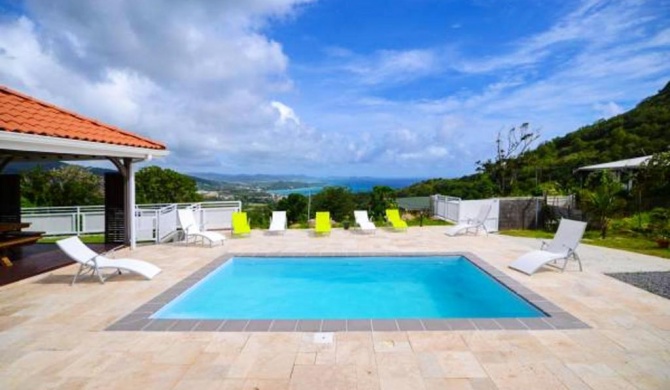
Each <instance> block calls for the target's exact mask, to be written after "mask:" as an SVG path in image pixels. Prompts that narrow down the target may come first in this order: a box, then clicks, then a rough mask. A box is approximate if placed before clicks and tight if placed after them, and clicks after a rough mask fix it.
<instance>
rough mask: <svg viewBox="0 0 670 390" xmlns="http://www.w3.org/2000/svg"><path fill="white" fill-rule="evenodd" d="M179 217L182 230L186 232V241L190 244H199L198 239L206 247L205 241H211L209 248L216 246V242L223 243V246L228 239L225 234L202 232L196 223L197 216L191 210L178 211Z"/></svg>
mask: <svg viewBox="0 0 670 390" xmlns="http://www.w3.org/2000/svg"><path fill="white" fill-rule="evenodd" d="M177 215H178V216H179V224H180V225H181V228H182V230H183V231H184V235H185V237H184V241H186V243H187V244H188V242H189V241H191V240H192V241H193V243H197V242H198V239H200V242H201V243H202V244H203V245H204V244H205V240H207V241H209V246H212V245H214V243H215V242H221V245H223V242H224V240H225V239H226V237H225V236H224V235H223V234H220V233H217V232H208V231H202V230H200V227H199V226H198V224H197V223H195V216H194V215H193V210H191V209H181V210H177Z"/></svg>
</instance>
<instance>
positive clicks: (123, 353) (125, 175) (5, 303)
mask: <svg viewBox="0 0 670 390" xmlns="http://www.w3.org/2000/svg"><path fill="white" fill-rule="evenodd" d="M0 95H2V97H0V168H4V167H5V166H6V165H7V164H9V163H10V162H11V161H16V160H15V159H23V160H24V161H30V160H33V161H34V160H35V159H58V160H68V159H73V160H79V161H81V160H86V159H108V160H110V161H112V162H113V163H114V164H115V166H116V167H117V168H118V170H119V175H116V176H115V177H116V179H110V182H109V183H110V184H108V191H107V194H109V197H108V199H106V207H108V208H109V209H108V210H106V212H108V213H109V212H110V211H111V210H114V211H115V212H116V213H115V214H113V215H115V216H116V217H117V218H116V219H114V218H112V219H110V220H109V224H107V225H106V227H105V231H106V237H107V238H108V242H112V241H120V242H123V243H125V244H127V247H126V248H125V249H122V250H121V251H120V252H119V253H118V254H117V257H119V258H120V257H131V258H135V259H142V260H144V261H147V262H150V263H152V264H154V265H156V266H158V267H160V268H161V269H162V272H161V273H160V274H158V275H157V276H155V277H154V278H153V279H152V280H150V281H147V280H144V279H143V278H141V277H138V276H137V275H133V274H123V275H116V276H114V277H111V278H109V279H108V280H107V281H106V282H105V283H104V284H102V283H99V282H98V280H97V279H94V278H88V279H83V280H80V281H79V282H78V283H76V284H74V285H72V286H71V285H70V281H71V280H72V277H73V275H74V274H75V273H76V272H77V267H76V266H74V265H68V266H65V267H62V268H58V269H55V270H52V271H50V272H47V273H43V274H40V275H37V276H33V277H30V278H27V279H24V280H22V281H19V282H16V283H12V284H8V285H5V286H2V287H0V294H1V296H2V300H1V301H0V351H1V352H0V387H2V388H12V389H14V388H17V389H18V388H20V389H33V388H67V389H69V388H82V389H83V388H105V389H107V388H119V389H128V388H143V389H144V388H156V389H192V388H197V389H249V390H251V389H257V390H270V389H310V390H311V389H412V390H415V389H430V390H432V389H452V388H453V389H519V388H529V389H534V388H545V389H618V388H637V389H662V388H669V387H670V372H669V370H668V367H670V301H669V300H668V299H666V298H663V297H660V296H657V295H654V294H651V293H649V292H647V291H645V290H642V289H638V288H636V287H633V286H631V285H629V284H626V283H623V282H621V281H619V280H617V279H615V278H612V277H610V276H608V275H606V274H608V273H616V272H647V271H670V262H668V261H667V260H664V259H661V258H657V257H653V256H646V255H640V254H634V253H630V252H624V251H619V250H614V249H606V248H600V247H594V246H589V245H581V246H580V247H579V248H578V252H579V255H580V258H581V261H582V263H583V268H584V270H583V271H582V272H579V271H578V269H577V268H575V267H571V266H568V269H567V270H566V271H565V272H558V271H555V270H550V269H543V270H541V271H540V272H537V273H535V274H534V275H533V276H527V275H525V274H522V273H520V272H517V271H514V270H512V269H510V268H508V265H509V264H510V263H511V262H512V261H513V260H514V259H516V258H517V257H519V256H520V255H521V254H523V253H526V252H528V251H529V250H532V249H537V248H538V247H539V241H536V240H534V239H524V238H513V237H506V236H502V235H497V234H486V235H485V234H483V233H482V234H470V235H457V236H454V237H447V236H446V235H445V234H444V228H443V227H410V228H408V229H406V231H403V232H395V231H392V230H390V229H384V228H379V229H377V230H378V231H377V232H376V233H375V234H372V235H370V234H356V233H355V232H352V231H346V230H343V229H333V230H332V232H330V234H329V235H327V236H325V237H319V238H315V237H312V236H311V234H310V233H309V232H308V231H306V230H297V229H289V230H287V231H286V233H285V234H283V235H271V234H267V232H265V231H261V230H252V231H251V233H250V234H249V235H247V236H246V237H245V238H240V239H233V238H232V237H231V233H230V231H228V230H225V231H224V232H223V233H224V234H225V236H226V240H225V244H224V245H216V246H212V247H209V246H199V245H185V244H184V243H182V242H171V243H161V244H156V245H136V232H135V230H134V226H135V225H134V223H133V220H134V218H135V213H134V212H133V210H134V209H135V204H134V183H133V164H135V163H136V162H138V161H141V160H146V159H148V158H150V156H151V157H153V156H156V157H160V156H162V155H166V154H167V148H166V147H165V145H163V144H161V143H160V142H156V141H153V140H149V139H146V138H144V137H140V136H136V135H134V134H132V133H128V132H126V131H124V130H121V129H116V128H112V127H109V126H107V125H103V124H101V123H99V122H97V121H92V120H89V119H87V118H84V117H81V116H79V115H77V114H74V113H69V112H65V111H63V110H61V109H59V108H57V107H54V106H51V105H47V104H45V103H41V102H37V101H36V100H34V99H32V98H30V97H27V96H24V95H21V94H19V93H17V92H15V91H11V90H9V89H6V88H1V89H0ZM8 101H9V102H11V103H8ZM8 112H10V113H9V114H8ZM47 114H48V116H41V115H47ZM66 119H67V120H66ZM68 121H69V122H68ZM54 123H60V124H61V126H55V125H53V124H54ZM26 124H28V125H26ZM26 126H32V127H33V128H32V130H30V129H27V128H26ZM49 126H51V127H49ZM38 129H41V130H38ZM29 130H30V131H29ZM7 180H8V183H9V182H11V180H10V179H7ZM13 185H14V187H4V186H3V191H2V193H3V196H5V198H4V199H3V200H2V202H3V208H2V213H3V214H2V215H1V217H2V218H4V219H3V222H13V223H17V222H18V223H20V219H19V220H18V221H17V220H16V219H14V220H7V218H10V217H12V216H13V217H14V218H16V207H5V206H7V205H10V200H11V199H14V201H15V200H16V198H11V197H10V196H8V195H7V193H9V189H13V190H16V189H17V188H16V185H17V184H16V182H14V184H13ZM122 189H125V191H122ZM11 211H13V212H14V214H12V213H11ZM19 214H20V213H19ZM19 218H20V215H19ZM450 254H456V255H459V256H460V255H464V256H466V257H467V258H468V259H470V261H471V262H472V263H473V264H474V265H475V266H476V267H477V268H479V269H481V270H483V271H484V273H485V274H487V275H488V276H489V277H490V278H491V279H495V280H497V281H498V282H502V283H503V284H504V286H505V287H506V288H507V289H509V290H512V291H514V293H515V294H516V295H518V296H521V297H522V298H523V300H524V301H526V302H528V303H530V304H532V305H533V306H534V307H536V308H537V309H538V310H539V311H540V312H541V313H542V315H540V316H537V317H534V318H530V319H525V318H516V317H510V318H486V317H479V318H455V319H454V318H452V319H445V318H423V319H422V318H401V317H399V318H388V317H385V318H383V319H380V318H338V319H314V318H292V319H265V320H258V319H250V318H235V319H214V320H212V319H204V318H194V319H187V320H178V319H170V318H168V319H161V318H156V317H155V316H154V314H155V313H156V312H157V311H158V310H159V309H161V308H163V307H164V306H165V305H166V304H168V303H170V302H171V301H172V300H173V299H174V298H176V297H177V296H178V295H179V294H180V292H182V291H184V289H186V288H188V287H190V286H193V285H194V284H195V283H197V282H198V281H200V280H201V279H203V278H205V277H207V275H209V274H210V273H211V272H213V271H214V270H215V269H216V268H217V267H219V266H220V265H221V264H222V262H223V261H224V260H226V259H229V258H231V257H252V256H253V257H265V256H273V255H274V256H290V255H296V256H302V255H311V256H314V257H329V258H330V257H333V256H347V255H348V256H379V255H388V256H398V255H406V256H435V255H450ZM571 265H574V264H571ZM0 272H8V271H7V269H6V268H0ZM319 293H320V292H319V291H312V292H310V294H313V295H318V294H319ZM358 299H364V297H362V296H361V297H358ZM356 300H357V298H355V297H354V298H352V299H351V304H352V305H354V304H355V303H356Z"/></svg>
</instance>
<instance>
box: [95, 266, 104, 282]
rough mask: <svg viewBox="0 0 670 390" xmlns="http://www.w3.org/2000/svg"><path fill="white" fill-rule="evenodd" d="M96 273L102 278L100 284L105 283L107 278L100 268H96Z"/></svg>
mask: <svg viewBox="0 0 670 390" xmlns="http://www.w3.org/2000/svg"><path fill="white" fill-rule="evenodd" d="M95 273H96V274H98V279H100V284H105V278H103V277H102V273H101V272H100V270H99V269H97V268H96V270H95Z"/></svg>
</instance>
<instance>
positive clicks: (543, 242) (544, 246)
mask: <svg viewBox="0 0 670 390" xmlns="http://www.w3.org/2000/svg"><path fill="white" fill-rule="evenodd" d="M547 245H549V242H548V241H545V240H542V243H541V244H540V249H544V248H546V247H547Z"/></svg>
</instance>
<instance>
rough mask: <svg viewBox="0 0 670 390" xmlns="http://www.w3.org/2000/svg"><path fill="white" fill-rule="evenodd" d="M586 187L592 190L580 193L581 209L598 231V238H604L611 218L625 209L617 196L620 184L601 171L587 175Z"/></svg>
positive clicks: (607, 173) (621, 200)
mask: <svg viewBox="0 0 670 390" xmlns="http://www.w3.org/2000/svg"><path fill="white" fill-rule="evenodd" d="M587 185H588V186H590V187H592V189H585V190H583V191H582V203H583V208H584V210H586V212H587V213H588V214H589V216H590V219H592V222H593V223H594V224H595V225H596V227H597V228H598V229H600V238H606V237H607V230H608V229H609V225H610V221H611V219H612V217H614V216H615V214H616V213H618V212H619V211H621V210H622V209H623V208H624V207H625V201H624V200H623V199H621V198H620V197H619V196H618V195H619V193H621V189H622V187H621V183H619V182H618V181H616V180H615V179H614V177H612V174H610V173H609V172H607V171H601V172H595V173H593V174H591V175H589V177H588V178H587Z"/></svg>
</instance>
